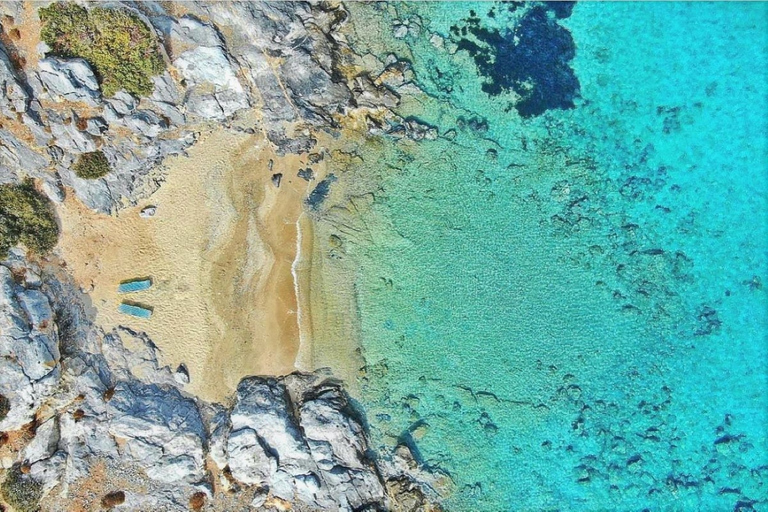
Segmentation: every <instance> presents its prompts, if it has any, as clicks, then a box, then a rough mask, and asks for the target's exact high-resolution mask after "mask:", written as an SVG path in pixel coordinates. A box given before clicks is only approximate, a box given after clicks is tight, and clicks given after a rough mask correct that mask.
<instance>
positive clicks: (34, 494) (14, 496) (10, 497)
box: [0, 464, 43, 512]
mask: <svg viewBox="0 0 768 512" xmlns="http://www.w3.org/2000/svg"><path fill="white" fill-rule="evenodd" d="M0 490H2V493H3V498H4V499H5V501H6V503H8V504H9V505H10V506H12V507H13V509H14V510H16V511H17V512H34V511H36V510H38V509H39V504H40V499H41V498H42V497H43V484H42V483H41V482H40V481H38V480H36V479H34V478H32V477H31V476H29V475H26V474H24V468H23V467H22V466H20V465H18V464H16V465H14V466H13V467H12V468H11V469H9V470H8V473H7V474H6V476H5V481H3V485H2V487H0Z"/></svg>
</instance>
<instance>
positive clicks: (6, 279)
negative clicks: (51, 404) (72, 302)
mask: <svg viewBox="0 0 768 512" xmlns="http://www.w3.org/2000/svg"><path fill="white" fill-rule="evenodd" d="M59 357H60V354H59V348H58V335H57V332H56V328H55V325H54V323H53V313H52V311H51V308H50V305H49V303H48V300H47V298H46V297H45V296H44V295H43V294H42V293H41V292H40V291H39V290H36V289H27V288H24V287H23V286H21V285H19V284H17V283H16V282H15V280H14V278H13V275H12V274H11V271H10V270H9V269H8V268H7V267H5V266H0V395H2V396H4V397H5V398H6V399H7V400H8V403H9V410H8V413H7V414H6V416H5V417H4V418H2V419H0V430H2V431H6V430H16V429H19V428H21V426H22V425H24V424H26V423H29V422H30V421H32V419H33V417H34V414H35V412H36V410H37V408H38V407H40V405H41V404H42V402H43V400H44V399H45V398H46V397H47V396H48V395H50V394H51V393H52V392H53V390H54V388H55V386H56V385H57V384H58V382H59V378H60V370H59V367H58V361H59Z"/></svg>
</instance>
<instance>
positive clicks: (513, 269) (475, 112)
mask: <svg viewBox="0 0 768 512" xmlns="http://www.w3.org/2000/svg"><path fill="white" fill-rule="evenodd" d="M350 8H351V10H352V19H353V20H354V22H355V26H357V27H359V28H358V29H357V30H356V31H353V33H352V34H350V42H351V43H352V44H353V46H354V48H355V49H356V51H358V50H359V51H363V52H370V53H372V54H374V55H376V56H377V57H378V58H380V59H381V60H382V61H386V60H387V59H388V58H389V59H390V61H392V60H393V59H395V58H396V59H399V61H400V62H401V63H405V65H407V67H410V69H412V71H413V76H414V82H415V83H416V84H417V85H418V86H419V88H421V89H422V90H423V91H424V92H425V93H426V96H424V95H418V94H417V95H414V96H413V97H404V98H403V101H402V104H401V107H400V114H401V115H403V116H405V117H413V118H417V119H419V120H421V121H422V122H426V123H428V124H431V125H433V126H435V127H436V128H437V129H438V131H439V133H440V136H439V137H438V139H437V140H434V141H428V140H424V141H420V142H418V143H408V142H382V143H381V144H380V145H375V146H372V147H371V148H369V151H370V154H368V155H366V158H365V159H364V162H363V163H362V164H360V165H361V166H362V167H364V168H369V170H370V171H371V172H375V173H379V174H383V175H384V176H385V177H384V178H383V181H382V183H381V188H380V190H379V191H378V192H377V194H376V200H375V202H374V204H373V206H372V208H371V209H370V211H368V212H366V213H365V214H364V215H365V216H366V219H364V220H365V221H366V222H367V223H368V224H369V225H371V226H379V228H378V232H377V233H376V234H375V236H371V237H370V241H369V242H368V243H359V244H356V245H354V246H353V247H352V248H351V249H350V251H351V252H352V253H353V254H354V256H355V257H356V258H357V259H358V260H359V261H360V264H361V270H360V273H359V275H358V276H357V282H356V289H357V294H358V296H357V300H358V302H359V309H360V322H361V335H362V345H363V350H364V356H365V359H366V362H367V367H366V374H365V377H364V378H363V381H362V392H361V400H362V404H363V406H364V407H365V409H366V412H367V415H368V418H369V422H370V425H369V428H370V430H371V434H372V436H373V439H374V443H375V444H376V445H377V446H378V447H392V446H394V445H395V444H397V443H406V444H408V445H409V446H410V447H411V448H412V449H413V450H414V452H415V453H416V454H417V455H418V457H419V458H420V460H421V462H422V463H423V464H425V465H427V466H428V467H431V468H433V469H435V470H438V471H443V472H445V473H446V474H448V475H450V477H451V479H452V480H453V482H454V488H453V492H452V494H451V495H450V496H449V497H448V498H447V500H446V503H445V506H446V509H447V510H452V511H508V510H589V511H597V510H628V511H629V510H637V511H640V510H682V511H688V510H705V511H708V510H712V511H719V510H768V339H767V338H768V334H767V333H768V300H767V299H766V286H768V204H767V202H768V198H767V197H768V196H767V194H768V4H765V3H738V2H732V3H731V2H722V3H683V2H652V3H635V2H621V3H602V2H584V3H581V2H579V3H576V4H575V5H568V4H562V5H557V4H555V5H552V4H550V5H544V4H539V5H536V4H525V5H518V4H510V3H488V2H483V3H474V4H473V3H465V2H444V3H440V2H431V3H407V4H388V5H385V4H353V5H352V6H351V7H350ZM366 20H369V21H370V22H366ZM402 26H405V27H406V28H405V29H404V28H402ZM398 27H399V28H398ZM406 29H407V30H406ZM389 55H391V56H390V57H388V56H389Z"/></svg>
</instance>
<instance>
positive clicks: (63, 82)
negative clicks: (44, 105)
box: [35, 57, 101, 107]
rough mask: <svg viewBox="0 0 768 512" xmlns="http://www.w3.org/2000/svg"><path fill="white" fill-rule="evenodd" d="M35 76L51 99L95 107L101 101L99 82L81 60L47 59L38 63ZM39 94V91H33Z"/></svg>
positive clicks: (88, 66)
mask: <svg viewBox="0 0 768 512" xmlns="http://www.w3.org/2000/svg"><path fill="white" fill-rule="evenodd" d="M37 66H38V72H37V76H38V78H39V79H40V82H42V84H43V86H44V87H45V89H46V90H47V91H48V94H49V95H50V96H51V98H53V99H58V100H66V101H79V102H83V103H85V104H87V105H90V106H93V107H95V106H97V105H98V104H99V102H100V99H101V92H100V91H99V82H98V81H97V80H96V75H94V73H93V70H92V69H91V66H90V65H88V63H87V62H86V61H85V60H83V59H60V58H57V57H48V58H45V59H42V60H40V62H38V65H37ZM35 92H36V93H37V94H40V92H41V91H35Z"/></svg>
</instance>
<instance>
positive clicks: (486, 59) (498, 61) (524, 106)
mask: <svg viewBox="0 0 768 512" xmlns="http://www.w3.org/2000/svg"><path fill="white" fill-rule="evenodd" d="M572 8H573V6H572V5H565V6H553V5H546V6H542V5H537V6H535V7H532V8H531V9H530V10H529V11H528V12H527V13H525V15H524V16H523V17H522V18H521V19H520V22H519V23H518V24H517V25H516V26H515V27H514V28H513V29H504V30H503V31H500V30H498V29H490V28H486V27H483V26H482V25H481V19H480V18H478V17H477V16H473V15H470V17H469V18H467V19H466V20H465V21H466V25H465V26H463V27H458V26H455V25H454V26H453V27H451V32H452V35H453V37H454V40H455V41H456V44H457V45H458V48H459V50H464V51H466V52H468V53H469V54H470V55H471V56H472V58H473V59H474V61H475V65H476V66H477V70H478V72H479V73H480V74H481V75H482V76H483V77H484V79H485V82H484V83H483V86H482V88H483V91H485V92H486V93H487V94H489V95H491V96H498V95H500V94H502V93H503V92H509V91H512V92H515V93H516V94H517V95H519V96H520V100H519V101H517V102H516V104H515V105H514V108H515V109H516V110H517V111H518V113H519V114H520V115H521V116H522V117H533V116H538V115H541V114H543V113H544V112H546V111H547V110H550V109H556V108H560V109H568V108H573V106H574V104H573V100H574V98H575V97H576V96H577V95H578V93H579V80H578V78H576V75H575V74H574V72H573V69H571V67H570V61H571V60H572V59H573V57H574V56H575V54H576V47H575V44H574V41H573V37H572V36H571V33H570V32H569V31H568V30H567V29H565V28H564V27H562V26H560V25H559V24H558V23H557V21H556V18H564V17H567V16H568V15H570V10H571V9H572ZM549 11H552V13H553V14H554V16H553V15H551V14H550V12H549Z"/></svg>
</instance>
